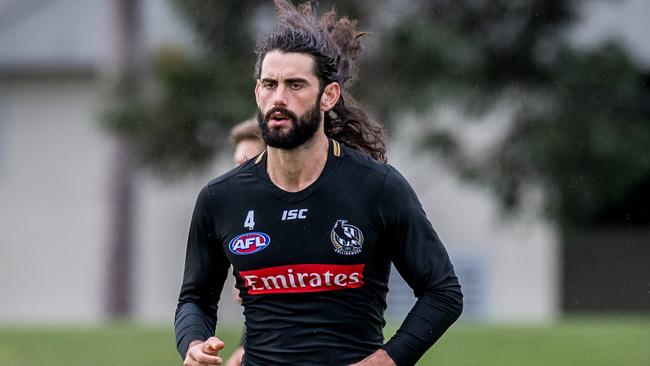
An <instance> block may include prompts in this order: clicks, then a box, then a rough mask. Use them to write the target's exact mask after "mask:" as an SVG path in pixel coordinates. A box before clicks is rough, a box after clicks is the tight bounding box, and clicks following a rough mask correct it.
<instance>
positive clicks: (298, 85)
mask: <svg viewBox="0 0 650 366" xmlns="http://www.w3.org/2000/svg"><path fill="white" fill-rule="evenodd" d="M290 87H291V89H293V90H298V89H300V88H302V84H300V83H292V84H291V85H290Z"/></svg>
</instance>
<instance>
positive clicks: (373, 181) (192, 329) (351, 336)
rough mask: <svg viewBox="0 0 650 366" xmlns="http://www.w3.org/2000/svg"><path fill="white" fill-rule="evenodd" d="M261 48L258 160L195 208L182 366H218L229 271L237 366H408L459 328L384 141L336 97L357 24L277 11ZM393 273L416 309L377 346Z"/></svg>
mask: <svg viewBox="0 0 650 366" xmlns="http://www.w3.org/2000/svg"><path fill="white" fill-rule="evenodd" d="M275 4H276V7H277V9H278V27H277V30H276V31H275V32H273V33H271V34H270V35H268V36H266V38H264V39H263V40H262V42H260V44H259V46H258V50H257V51H258V63H257V65H256V75H257V83H256V85H255V97H256V101H257V105H258V122H259V126H260V129H261V131H262V136H263V138H264V141H265V143H266V145H267V146H268V147H267V150H266V151H265V152H263V153H262V154H260V155H259V156H257V158H256V159H252V160H249V161H248V162H246V163H245V164H243V165H241V166H240V167H238V168H236V169H234V170H233V171H231V172H229V173H227V174H225V175H223V176H221V177H219V178H216V179H214V180H213V181H211V182H210V183H209V184H208V185H207V186H206V187H204V188H203V190H202V191H201V193H200V194H199V197H198V199H197V203H196V207H195V210H194V214H193V217H192V224H191V227H190V234H189V239H188V248H187V257H186V264H185V275H184V279H183V285H182V288H181V293H180V297H179V305H178V308H177V310H176V321H175V328H176V340H177V346H178V350H179V352H180V354H181V356H182V357H183V358H184V359H185V363H184V364H185V365H220V364H221V362H222V361H221V358H220V357H219V355H218V352H219V350H220V349H222V348H223V342H222V341H220V340H219V339H218V338H217V337H214V336H213V335H214V329H215V326H216V310H217V302H218V300H219V294H220V293H221V290H222V287H223V282H224V278H225V276H226V273H227V270H228V267H229V266H230V265H231V264H232V266H233V268H234V273H235V278H236V286H237V288H238V289H239V290H240V293H241V297H242V303H243V306H244V316H245V318H246V339H245V343H244V348H245V350H246V352H245V355H244V358H243V362H242V364H243V365H255V366H257V365H297V366H300V365H302V366H307V365H355V366H361V365H365V366H372V365H399V366H403V365H413V364H415V363H416V362H417V360H418V359H419V358H420V357H421V356H422V355H423V354H424V352H426V350H427V349H429V347H431V345H432V344H433V343H434V342H435V341H436V340H437V339H438V338H439V337H440V336H442V334H443V333H444V332H445V331H446V329H447V328H448V327H449V326H450V325H451V324H452V323H453V322H454V321H455V320H456V319H457V318H458V316H459V315H460V312H461V310H462V294H461V292H460V285H459V283H458V279H457V278H456V275H455V274H454V270H453V266H452V265H451V263H450V261H449V257H448V255H447V253H446V251H445V249H444V247H443V245H442V244H441V242H440V240H439V239H438V236H437V235H436V233H435V231H434V230H433V228H432V226H431V224H430V223H429V221H428V220H427V218H426V216H425V213H424V211H423V210H422V207H421V205H420V203H419V202H418V199H417V197H416V195H415V193H414V192H413V190H412V189H411V188H410V186H409V185H408V183H407V182H406V181H405V180H404V178H403V177H402V176H401V175H400V174H399V173H398V172H397V171H396V170H395V169H394V168H393V167H391V166H390V165H387V164H385V148H384V143H383V130H382V129H381V128H380V127H379V125H377V124H375V123H373V122H372V121H370V120H369V119H368V117H367V115H366V114H365V112H364V111H363V110H362V109H360V108H357V107H354V106H352V105H351V104H350V103H351V102H352V100H351V99H350V98H349V97H347V96H345V95H344V94H342V89H343V87H345V86H346V85H347V83H348V82H349V81H350V80H352V79H353V77H354V75H355V64H354V61H355V59H356V57H357V56H358V55H359V53H360V50H361V48H360V37H359V36H360V35H361V33H359V32H357V31H356V23H355V22H354V21H351V20H349V19H346V18H343V19H336V15H335V14H334V12H333V11H331V12H328V13H327V14H325V15H324V16H323V17H322V18H321V19H320V20H319V19H317V17H316V16H315V14H314V12H313V10H312V9H311V7H310V6H309V5H302V6H301V7H299V8H298V9H296V8H295V7H294V6H293V5H292V4H291V3H290V2H288V1H285V0H275ZM391 262H392V263H393V264H394V265H395V267H396V268H397V270H398V271H399V272H400V273H401V274H402V277H404V279H405V280H406V281H407V283H408V284H409V285H410V286H411V287H412V288H413V290H414V293H415V296H416V297H417V298H418V300H417V302H416V304H415V305H414V307H413V309H412V310H411V312H410V313H409V315H408V316H407V317H406V319H405V320H404V322H403V324H402V325H401V327H400V328H399V330H398V331H397V333H396V334H395V336H394V337H393V338H391V339H390V340H389V341H388V342H386V343H384V342H383V335H382V328H383V326H384V324H385V321H384V317H383V315H384V310H385V308H386V293H387V291H388V287H387V284H388V277H389V272H390V267H391Z"/></svg>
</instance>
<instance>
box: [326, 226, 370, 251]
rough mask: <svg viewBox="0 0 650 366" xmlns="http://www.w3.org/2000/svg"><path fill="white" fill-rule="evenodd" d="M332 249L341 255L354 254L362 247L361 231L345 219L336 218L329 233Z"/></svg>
mask: <svg viewBox="0 0 650 366" xmlns="http://www.w3.org/2000/svg"><path fill="white" fill-rule="evenodd" d="M330 239H331V240H332V244H333V245H334V251H335V252H337V253H338V254H343V255H355V254H359V253H361V249H363V233H362V232H361V230H359V228H358V227H356V226H354V225H350V224H348V221H347V220H336V224H334V227H333V228H332V231H331V233H330Z"/></svg>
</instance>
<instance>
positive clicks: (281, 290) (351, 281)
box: [239, 264, 364, 295]
mask: <svg viewBox="0 0 650 366" xmlns="http://www.w3.org/2000/svg"><path fill="white" fill-rule="evenodd" d="M363 268H364V264H350V265H336V264H294V265H288V266H278V267H268V268H262V269H256V270H252V271H240V272H239V275H240V276H241V278H242V279H243V280H244V286H245V287H246V288H247V290H248V293H249V294H251V295H262V294H286V293H300V292H319V291H334V290H342V289H346V288H358V287H361V286H363Z"/></svg>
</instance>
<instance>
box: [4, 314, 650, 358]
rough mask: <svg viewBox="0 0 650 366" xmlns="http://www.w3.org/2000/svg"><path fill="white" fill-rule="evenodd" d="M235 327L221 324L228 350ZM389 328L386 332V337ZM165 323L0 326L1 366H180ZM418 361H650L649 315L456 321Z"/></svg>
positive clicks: (234, 337)
mask: <svg viewBox="0 0 650 366" xmlns="http://www.w3.org/2000/svg"><path fill="white" fill-rule="evenodd" d="M239 331H240V329H239V328H238V327H232V328H228V329H223V330H220V336H221V338H222V339H224V341H225V342H226V349H225V352H224V353H225V354H229V353H230V352H231V351H232V349H233V347H234V346H236V343H237V341H238V339H239ZM393 331H394V328H390V329H388V330H387V335H389V334H390V333H391V332H393ZM180 364H181V362H180V358H179V356H178V355H177V354H176V350H175V345H174V337H173V330H172V329H171V328H154V327H142V326H135V325H114V326H104V327H96V328H55V327H39V328H35V327H12V328H7V327H0V365H16V366H32V365H33V366H36V365H38V366H42V365H66V366H77V365H91V366H135V365H138V366H147V365H152V366H153V365H156V366H162V365H180ZM418 365H435V366H442V365H454V366H469V365H499V366H507V365H518V366H519V365H526V366H528V365H530V366H536V365H540V366H541V365H544V366H548V365H571V366H580V365H590V366H591V365H621V366H622V365H625V366H636V365H638V366H641V365H643V366H647V365H650V318H647V317H640V318H633V319H627V320H612V319H600V320H599V319H596V318H591V319H574V320H568V321H563V322H560V323H557V324H554V325H547V326H494V325H474V324H468V323H461V324H458V325H456V326H454V327H453V328H452V329H451V330H450V331H449V332H447V334H446V335H445V336H444V337H443V339H441V340H440V341H439V342H438V343H437V344H436V345H435V346H434V347H433V348H432V349H431V350H429V352H427V354H426V355H425V356H424V357H423V358H422V360H421V361H420V362H419V363H418Z"/></svg>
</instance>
